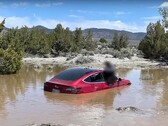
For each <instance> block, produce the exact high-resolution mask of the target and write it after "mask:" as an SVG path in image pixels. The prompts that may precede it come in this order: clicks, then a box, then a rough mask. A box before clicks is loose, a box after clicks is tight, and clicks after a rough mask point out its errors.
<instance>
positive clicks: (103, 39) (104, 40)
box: [99, 38, 107, 43]
mask: <svg viewBox="0 0 168 126" xmlns="http://www.w3.org/2000/svg"><path fill="white" fill-rule="evenodd" d="M99 42H101V43H107V40H106V39H105V38H100V39H99Z"/></svg>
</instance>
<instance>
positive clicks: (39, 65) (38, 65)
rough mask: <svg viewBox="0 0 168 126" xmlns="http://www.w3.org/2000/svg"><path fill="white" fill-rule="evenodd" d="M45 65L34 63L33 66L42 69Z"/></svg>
mask: <svg viewBox="0 0 168 126" xmlns="http://www.w3.org/2000/svg"><path fill="white" fill-rule="evenodd" d="M42 67H43V66H42V65H41V64H34V66H33V68H35V69H41V68H42Z"/></svg>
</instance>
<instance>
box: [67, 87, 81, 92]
mask: <svg viewBox="0 0 168 126" xmlns="http://www.w3.org/2000/svg"><path fill="white" fill-rule="evenodd" d="M80 90H81V88H73V87H69V88H66V92H69V93H78V92H79V91H80Z"/></svg>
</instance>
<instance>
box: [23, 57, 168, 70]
mask: <svg viewBox="0 0 168 126" xmlns="http://www.w3.org/2000/svg"><path fill="white" fill-rule="evenodd" d="M105 61H110V62H112V63H113V64H115V65H116V67H118V68H168V65H166V63H161V62H158V61H151V60H149V59H144V58H139V57H137V56H133V57H132V58H131V59H128V58H124V59H119V58H113V57H112V56H111V55H108V54H105V55H102V54H95V55H92V56H82V55H80V54H79V55H78V56H76V57H73V58H69V57H56V58H24V59H23V63H24V64H33V65H45V64H49V65H65V66H76V65H77V66H78V65H79V66H81V65H82V66H94V67H102V65H103V62H105Z"/></svg>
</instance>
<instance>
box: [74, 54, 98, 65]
mask: <svg viewBox="0 0 168 126" xmlns="http://www.w3.org/2000/svg"><path fill="white" fill-rule="evenodd" d="M93 61H95V60H94V59H93V58H91V57H88V56H87V57H86V56H80V57H78V58H77V59H76V61H75V63H76V64H87V63H92V62H93Z"/></svg>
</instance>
